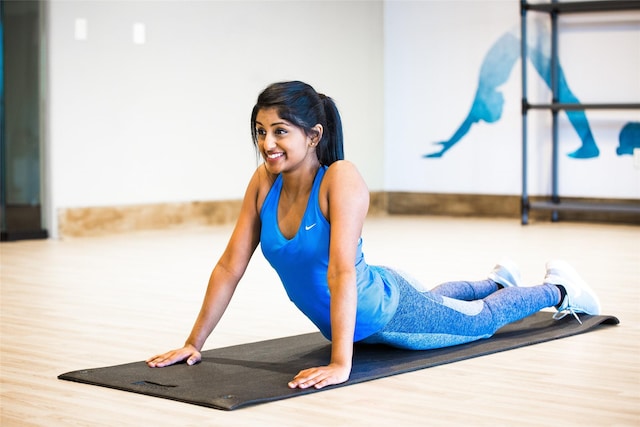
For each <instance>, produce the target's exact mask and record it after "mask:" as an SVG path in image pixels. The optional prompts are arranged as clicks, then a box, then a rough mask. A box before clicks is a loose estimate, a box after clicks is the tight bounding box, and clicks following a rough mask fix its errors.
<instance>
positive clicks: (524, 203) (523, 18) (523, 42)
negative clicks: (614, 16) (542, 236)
mask: <svg viewBox="0 0 640 427" xmlns="http://www.w3.org/2000/svg"><path fill="white" fill-rule="evenodd" d="M520 68H521V75H522V198H521V201H520V203H521V206H520V209H521V214H522V217H521V222H522V225H526V224H528V223H529V194H528V190H527V173H528V172H527V152H528V148H527V111H528V109H529V103H528V101H527V0H520Z"/></svg>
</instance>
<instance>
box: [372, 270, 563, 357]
mask: <svg viewBox="0 0 640 427" xmlns="http://www.w3.org/2000/svg"><path fill="white" fill-rule="evenodd" d="M390 271H391V272H392V274H393V275H395V277H396V286H398V289H399V290H400V303H399V305H398V309H397V311H396V314H395V315H394V316H393V318H392V319H391V321H390V322H389V323H388V324H387V325H386V326H385V327H384V328H383V329H382V330H381V331H379V332H377V333H375V334H373V335H372V336H370V337H367V338H366V339H364V340H363V341H362V342H363V343H368V344H387V345H391V346H394V347H399V348H405V349H411V350H429V349H434V348H441V347H448V346H452V345H457V344H463V343H467V342H471V341H476V340H479V339H483V338H489V337H491V336H492V335H493V334H494V333H495V332H496V331H497V330H498V329H500V328H501V327H502V326H504V325H507V324H509V323H511V322H515V321H517V320H520V319H523V318H524V317H527V316H529V315H531V314H533V313H536V312H538V311H540V310H542V309H543V308H546V307H551V306H553V305H555V304H557V303H558V301H559V298H560V291H559V290H558V288H557V287H556V286H555V285H548V284H545V285H540V286H532V287H509V288H504V289H498V285H497V284H496V282H494V281H492V280H489V279H487V280H482V281H477V282H447V283H444V284H442V285H440V286H437V287H436V288H434V289H432V290H431V291H427V292H420V291H418V290H417V289H416V286H417V284H412V283H411V281H410V280H409V279H406V278H405V277H403V276H402V275H400V274H399V273H397V272H394V271H392V270H390Z"/></svg>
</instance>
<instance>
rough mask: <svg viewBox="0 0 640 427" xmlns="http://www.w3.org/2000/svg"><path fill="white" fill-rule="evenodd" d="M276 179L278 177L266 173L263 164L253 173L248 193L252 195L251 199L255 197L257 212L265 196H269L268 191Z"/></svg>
mask: <svg viewBox="0 0 640 427" xmlns="http://www.w3.org/2000/svg"><path fill="white" fill-rule="evenodd" d="M276 178H278V175H274V174H272V173H270V172H269V171H267V168H266V167H264V164H261V165H260V166H258V168H257V169H256V170H255V172H254V173H253V177H252V178H251V183H250V184H249V191H250V192H251V193H252V195H253V197H255V201H256V208H257V211H258V212H260V209H261V208H262V204H263V203H264V200H265V199H266V198H267V194H269V190H271V187H272V186H273V183H274V182H275V181H276Z"/></svg>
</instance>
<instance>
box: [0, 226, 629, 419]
mask: <svg viewBox="0 0 640 427" xmlns="http://www.w3.org/2000/svg"><path fill="white" fill-rule="evenodd" d="M230 233H231V227H230V226H213V227H203V228H189V229H179V230H176V229H173V230H162V231H146V232H137V233H131V234H120V235H110V236H101V237H86V238H76V239H65V240H61V241H53V240H46V241H23V242H13V243H2V244H0V254H1V272H0V279H1V293H0V297H1V300H0V303H1V306H0V308H1V311H0V322H1V323H0V324H1V329H0V333H1V335H0V340H1V341H0V345H1V352H0V378H1V380H0V381H1V382H0V388H1V389H0V397H1V402H0V405H1V415H0V425H2V426H113V425H119V426H141V425H155V426H196V425H197V426H203V425H204V426H214V425H215V426H248V425H250V426H256V425H260V426H263V425H273V426H302V425H310V424H314V425H321V426H333V427H335V426H360V425H367V426H375V425H389V424H390V423H392V424H394V425H398V426H400V425H401V426H414V425H415V426H417V425H492V426H496V425H516V424H517V425H531V426H533V425H536V426H538V425H556V424H557V425H619V426H638V425H640V357H639V356H638V354H639V352H640V228H639V227H634V226H625V225H602V224H584V223H582V224H575V223H564V222H562V223H555V224H552V223H545V222H540V223H534V224H531V225H529V226H525V227H523V226H521V225H520V224H519V222H518V221H514V220H512V219H509V220H498V219H496V220H494V219H470V218H464V219H463V218H444V217H423V216H389V217H375V218H369V219H367V222H366V224H365V230H364V236H363V237H364V240H365V243H364V250H365V255H366V257H367V259H368V261H369V262H370V263H373V264H376V263H377V264H385V265H391V266H395V267H398V268H401V269H403V270H406V271H408V272H410V273H412V274H413V275H414V276H415V277H417V278H419V279H420V280H422V281H423V282H424V283H425V285H428V287H431V286H435V285H436V284H438V283H439V282H442V281H446V280H452V279H475V278H483V277H485V276H486V274H487V273H488V272H489V270H490V269H491V268H492V267H493V264H494V263H495V262H496V261H497V260H498V259H499V258H500V257H501V256H502V255H509V256H511V257H512V258H513V259H514V260H515V261H516V262H518V263H519V264H520V266H521V268H522V273H523V278H524V279H525V281H526V282H528V283H529V284H537V283H539V282H540V281H541V280H542V277H543V275H544V263H545V261H546V260H548V259H550V258H563V259H566V260H567V261H569V262H571V263H572V264H573V265H574V266H575V267H576V268H577V269H578V270H579V271H580V272H581V274H582V275H583V276H584V277H585V278H586V279H587V280H588V281H589V282H590V284H591V285H592V287H593V288H594V289H595V290H596V291H597V292H598V294H599V295H600V297H601V300H602V305H603V309H604V312H605V313H606V314H613V315H616V316H618V317H619V318H620V320H621V322H622V323H621V325H619V326H617V327H613V328H606V329H605V330H599V331H597V332H593V333H588V334H585V335H581V336H576V337H571V338H567V339H562V340H558V341H553V342H549V343H544V344H540V345H536V346H531V347H526V348H522V349H517V350H511V351H508V352H504V353H500V354H495V355H491V356H485V357H481V358H477V359H472V360H466V361H463V362H458V363H454V364H451V365H446V366H440V367H436V368H431V369H426V370H422V371H418V372H413V373H409V374H404V375H399V376H394V377H391V378H385V379H381V380H376V381H372V382H368V383H365V384H359V385H354V386H349V387H344V388H339V389H336V390H330V391H324V392H321V393H316V394H312V395H307V396H302V397H297V398H293V399H288V400H283V401H280V402H274V403H269V404H264V405H258V406H254V407H250V408H246V409H241V410H238V411H233V412H223V411H217V410H213V409H208V408H202V407H198V406H194V405H188V404H184V403H179V402H172V401H169V400H164V399H158V398H153V397H148V396H142V395H136V394H132V393H126V392H122V391H117V390H110V389H106V388H102V387H95V386H89V385H83V384H76V383H71V382H66V381H60V380H58V379H57V378H56V377H57V375H58V374H60V373H63V372H67V371H71V370H76V369H82V368H90V367H99V366H107V365H114V364H119V363H128V362H132V361H136V360H143V359H146V358H147V357H148V356H150V355H151V354H154V353H157V352H160V351H164V350H167V349H169V348H171V347H174V346H178V345H180V344H181V343H182V342H183V340H184V338H185V337H186V335H187V334H188V332H189V330H190V328H191V325H192V322H193V320H194V318H195V315H196V314H197V310H198V309H199V306H200V303H201V298H202V295H203V292H204V287H205V286H206V281H207V278H208V276H209V272H210V269H211V267H212V266H213V264H214V263H215V261H216V260H217V258H218V256H219V255H220V254H221V253H222V250H223V249H224V246H225V245H226V240H227V238H228V236H229V235H230ZM314 330H315V329H314V328H313V325H311V323H310V322H309V321H308V320H306V319H305V318H304V317H303V316H302V315H301V314H300V313H298V312H297V310H296V309H295V307H293V305H292V304H291V303H290V302H289V301H288V299H287V297H286V295H285V293H284V291H283V289H282V287H281V285H280V284H279V282H278V279H277V276H276V274H275V273H274V272H273V271H272V270H271V269H270V267H269V266H268V264H267V263H266V261H265V260H264V259H263V258H262V254H261V253H260V252H259V251H258V252H257V253H256V255H255V256H254V259H253V260H252V264H251V265H250V267H249V269H248V271H247V273H246V275H245V278H244V279H243V281H242V283H241V286H240V287H239V289H238V291H237V293H236V296H235V297H234V300H233V301H232V304H231V306H230V307H229V309H228V312H227V313H226V314H225V316H224V318H223V320H222V322H221V324H220V325H219V327H218V328H217V330H216V331H215V332H214V334H213V335H212V337H211V338H210V339H209V341H208V342H207V345H206V347H205V349H206V348H214V347H221V346H227V345H233V344H239V343H245V342H250V341H256V340H263V339H270V338H275V337H280V336H288V335H293V334H299V333H305V332H312V331H314Z"/></svg>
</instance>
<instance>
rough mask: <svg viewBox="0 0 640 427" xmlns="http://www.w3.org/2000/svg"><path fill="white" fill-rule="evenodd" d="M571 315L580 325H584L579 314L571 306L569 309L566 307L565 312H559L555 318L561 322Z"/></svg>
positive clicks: (568, 306)
mask: <svg viewBox="0 0 640 427" xmlns="http://www.w3.org/2000/svg"><path fill="white" fill-rule="evenodd" d="M569 313H571V314H572V315H573V317H575V318H576V320H577V321H578V323H580V324H581V325H582V320H580V318H579V317H578V314H577V313H576V312H575V311H574V310H573V308H572V307H571V305H567V307H565V308H564V309H563V310H560V311H558V312H556V313H555V314H554V315H553V318H554V319H555V320H560V319H562V318H563V317H565V316H566V315H567V314H569Z"/></svg>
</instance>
